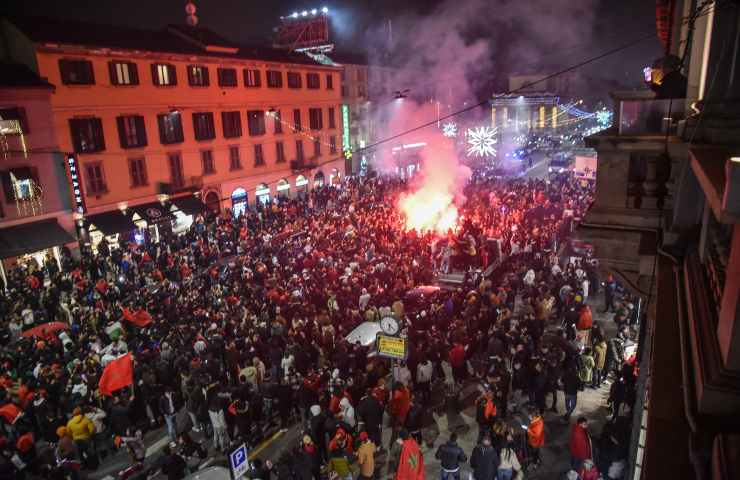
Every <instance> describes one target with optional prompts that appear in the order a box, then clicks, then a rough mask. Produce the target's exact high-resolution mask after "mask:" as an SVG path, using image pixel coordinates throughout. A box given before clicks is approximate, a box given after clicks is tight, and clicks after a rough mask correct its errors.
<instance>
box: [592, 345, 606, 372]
mask: <svg viewBox="0 0 740 480" xmlns="http://www.w3.org/2000/svg"><path fill="white" fill-rule="evenodd" d="M594 362H595V363H596V368H598V369H599V370H603V369H604V366H605V365H606V342H605V341H603V340H602V341H601V342H599V343H597V344H596V345H594Z"/></svg>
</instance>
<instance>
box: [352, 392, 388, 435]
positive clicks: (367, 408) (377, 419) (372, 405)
mask: <svg viewBox="0 0 740 480" xmlns="http://www.w3.org/2000/svg"><path fill="white" fill-rule="evenodd" d="M355 413H356V414H357V415H358V416H359V418H360V419H361V420H362V421H363V422H365V428H366V429H367V430H368V431H370V432H372V431H377V430H378V429H379V428H380V426H381V425H382V424H383V405H381V404H380V402H379V401H378V399H377V398H375V397H374V396H372V395H366V396H365V397H363V398H362V400H360V403H359V404H358V405H357V408H356V409H355Z"/></svg>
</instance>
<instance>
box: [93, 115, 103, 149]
mask: <svg viewBox="0 0 740 480" xmlns="http://www.w3.org/2000/svg"><path fill="white" fill-rule="evenodd" d="M92 122H93V132H95V146H96V147H97V148H96V151H98V152H100V151H102V150H105V137H104V136H103V122H102V121H101V120H100V119H99V118H93V119H92Z"/></svg>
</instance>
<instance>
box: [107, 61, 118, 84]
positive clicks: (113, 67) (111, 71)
mask: <svg viewBox="0 0 740 480" xmlns="http://www.w3.org/2000/svg"><path fill="white" fill-rule="evenodd" d="M108 73H109V74H110V83H111V85H118V75H116V64H115V62H108Z"/></svg>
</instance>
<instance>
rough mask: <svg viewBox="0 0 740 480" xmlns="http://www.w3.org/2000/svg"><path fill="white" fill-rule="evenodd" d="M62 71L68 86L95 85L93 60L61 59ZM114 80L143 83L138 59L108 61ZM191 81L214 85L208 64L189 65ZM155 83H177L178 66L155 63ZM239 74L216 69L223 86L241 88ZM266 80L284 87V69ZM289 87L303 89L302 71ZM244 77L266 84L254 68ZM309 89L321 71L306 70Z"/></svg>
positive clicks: (290, 77)
mask: <svg viewBox="0 0 740 480" xmlns="http://www.w3.org/2000/svg"><path fill="white" fill-rule="evenodd" d="M59 71H60V72H61V76H62V83H64V84H65V85H94V84H95V72H94V70H93V64H92V62H91V61H90V60H70V59H60V60H59ZM108 71H109V73H110V83H111V84H112V85H139V67H138V66H137V64H136V63H134V62H125V61H111V62H108ZM185 71H186V74H187V78H188V84H189V85H190V86H191V87H208V86H210V84H211V79H210V76H209V70H208V67H206V66H205V65H188V66H187V67H185ZM151 73H152V84H154V85H156V86H174V85H177V68H176V67H175V66H174V65H172V64H169V63H152V64H151ZM238 77H239V75H238V73H237V69H236V68H231V67H219V68H217V69H216V79H217V81H218V86H220V87H238V86H239V78H238ZM265 77H266V83H267V86H268V87H269V88H282V87H283V72H282V71H280V70H266V71H265ZM286 77H287V84H288V88H303V75H302V74H301V73H300V72H287V74H286ZM242 78H243V83H244V86H245V87H250V88H258V87H261V86H262V70H259V69H254V68H244V69H242ZM325 86H326V89H327V90H333V89H334V77H333V76H332V74H331V73H327V74H326V76H325ZM306 88H309V89H312V90H318V89H320V88H321V77H320V75H319V74H318V73H313V72H309V73H306Z"/></svg>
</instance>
